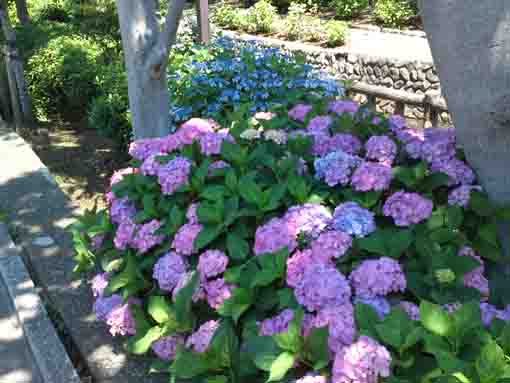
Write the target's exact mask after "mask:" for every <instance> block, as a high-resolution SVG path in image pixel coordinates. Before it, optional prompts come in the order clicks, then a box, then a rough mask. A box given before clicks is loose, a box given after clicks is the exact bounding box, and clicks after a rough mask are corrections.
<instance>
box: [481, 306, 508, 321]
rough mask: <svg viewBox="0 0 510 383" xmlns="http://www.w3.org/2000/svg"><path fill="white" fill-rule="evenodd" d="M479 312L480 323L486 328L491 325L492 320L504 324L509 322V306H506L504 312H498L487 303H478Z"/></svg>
mask: <svg viewBox="0 0 510 383" xmlns="http://www.w3.org/2000/svg"><path fill="white" fill-rule="evenodd" d="M480 310H481V311H482V322H483V324H484V325H485V326H487V327H488V326H490V325H491V323H492V321H493V320H494V319H499V320H502V321H504V322H508V321H510V306H506V308H505V309H504V310H499V309H497V308H496V307H495V306H493V305H491V304H489V303H487V302H480Z"/></svg>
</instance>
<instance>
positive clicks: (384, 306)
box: [354, 296, 391, 319]
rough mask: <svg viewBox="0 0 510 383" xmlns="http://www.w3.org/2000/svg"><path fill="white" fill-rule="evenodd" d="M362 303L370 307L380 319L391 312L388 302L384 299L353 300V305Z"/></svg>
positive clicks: (360, 298) (357, 298) (359, 298)
mask: <svg viewBox="0 0 510 383" xmlns="http://www.w3.org/2000/svg"><path fill="white" fill-rule="evenodd" d="M358 303H362V304H365V305H368V306H370V307H372V308H373V309H374V310H375V312H376V313H377V315H378V316H379V318H380V319H384V317H385V316H386V315H388V314H389V313H390V311H391V306H390V302H388V300H387V299H386V298H384V297H377V296H376V297H371V298H364V297H356V298H354V304H358Z"/></svg>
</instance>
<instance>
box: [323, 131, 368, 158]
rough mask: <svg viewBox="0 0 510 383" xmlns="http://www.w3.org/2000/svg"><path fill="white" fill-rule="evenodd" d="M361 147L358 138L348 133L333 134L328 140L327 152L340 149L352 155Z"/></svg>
mask: <svg viewBox="0 0 510 383" xmlns="http://www.w3.org/2000/svg"><path fill="white" fill-rule="evenodd" d="M361 147H362V143H361V141H360V140H359V138H358V137H356V136H353V135H352V134H349V133H338V134H335V135H334V136H333V137H331V138H330V139H329V141H328V152H336V151H342V152H344V153H347V154H351V155H354V154H357V153H359V151H360V150H361Z"/></svg>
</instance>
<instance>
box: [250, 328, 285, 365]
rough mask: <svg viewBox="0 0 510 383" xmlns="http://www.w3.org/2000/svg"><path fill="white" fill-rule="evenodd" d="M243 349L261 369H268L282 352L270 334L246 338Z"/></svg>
mask: <svg viewBox="0 0 510 383" xmlns="http://www.w3.org/2000/svg"><path fill="white" fill-rule="evenodd" d="M245 349H246V352H247V353H248V354H249V355H250V356H251V358H252V359H253V362H254V363H255V365H256V366H257V367H258V368H259V369H261V370H263V371H270V370H271V365H272V364H273V362H274V361H275V360H276V358H277V357H278V355H280V353H281V352H282V350H281V349H280V348H279V347H278V345H277V344H276V342H275V341H274V339H273V338H272V337H270V336H255V337H252V338H250V339H248V341H247V343H246V347H245Z"/></svg>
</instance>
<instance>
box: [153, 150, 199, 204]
mask: <svg viewBox="0 0 510 383" xmlns="http://www.w3.org/2000/svg"><path fill="white" fill-rule="evenodd" d="M190 172H191V162H190V161H189V160H188V159H187V158H184V157H176V158H174V159H173V160H171V161H169V162H168V163H167V164H166V165H163V166H161V167H160V168H159V171H158V182H159V184H160V185H161V190H162V192H163V194H165V195H171V194H173V193H174V192H175V191H176V190H177V189H179V188H180V187H182V186H184V185H187V184H188V177H189V174H190Z"/></svg>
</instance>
